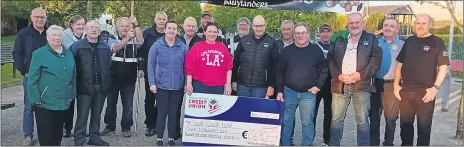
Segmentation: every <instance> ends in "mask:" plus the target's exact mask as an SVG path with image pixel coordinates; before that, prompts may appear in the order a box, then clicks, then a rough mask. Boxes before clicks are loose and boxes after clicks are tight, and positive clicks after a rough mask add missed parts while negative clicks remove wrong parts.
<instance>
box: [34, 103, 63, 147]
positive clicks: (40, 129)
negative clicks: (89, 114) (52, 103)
mask: <svg viewBox="0 0 464 147" xmlns="http://www.w3.org/2000/svg"><path fill="white" fill-rule="evenodd" d="M32 107H34V110H35V115H36V120H37V137H38V138H39V143H40V146H61V140H62V139H63V124H64V122H65V119H66V117H63V116H64V115H66V113H67V112H66V110H48V109H45V108H41V107H37V106H32Z"/></svg>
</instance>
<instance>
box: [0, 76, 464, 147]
mask: <svg viewBox="0 0 464 147" xmlns="http://www.w3.org/2000/svg"><path fill="white" fill-rule="evenodd" d="M453 81H454V80H453ZM460 89H461V85H460V84H458V83H455V82H453V85H452V91H453V92H452V93H451V96H452V97H451V98H450V105H449V112H446V113H444V112H441V111H440V109H441V106H440V105H441V104H439V103H438V102H437V105H436V106H437V108H436V111H435V113H434V118H433V125H432V138H431V139H432V140H431V145H434V146H442V145H446V146H462V145H464V144H460V142H458V141H457V140H456V139H454V136H455V133H456V132H455V131H456V122H457V112H458V107H459V99H460V95H459V94H460V93H459V91H458V90H460ZM141 91H143V84H142V89H141ZM1 96H2V97H1V98H2V99H1V102H2V103H16V107H14V108H10V109H7V110H2V111H1V127H2V128H1V145H2V146H12V145H13V146H17V145H22V144H21V143H22V141H23V138H22V137H23V136H22V134H23V133H22V111H23V88H22V86H15V87H9V88H5V89H2V90H1ZM144 97H145V96H144V94H143V93H142V94H141V96H140V100H139V117H138V119H137V120H136V123H137V124H138V128H137V133H133V135H132V137H130V138H124V137H123V136H122V132H121V131H120V126H119V122H120V121H119V120H120V118H121V110H122V106H121V104H120V103H119V104H118V113H119V115H118V118H117V119H118V121H117V122H118V126H117V132H116V135H113V136H105V137H102V138H103V139H104V140H106V141H108V142H109V143H110V144H111V145H117V146H153V145H155V141H156V138H155V137H145V136H144V132H145V126H144V124H143V121H144V119H145V114H144V108H143V99H144ZM321 103H322V102H321ZM134 104H135V103H134ZM105 107H106V106H105ZM321 107H323V106H322V105H321ZM322 109H323V108H320V110H321V111H319V114H318V122H322V119H323V113H322V112H323V111H322ZM297 113H299V112H298V111H297ZM103 116H104V114H102V118H103ZM296 116H299V114H297V115H296ZM397 123H399V121H398V122H397ZM381 125H382V126H381V138H383V133H384V128H385V122H384V120H383V117H382V123H381ZM103 128H104V123H103V120H102V125H101V129H103ZM296 128H301V123H300V121H299V117H298V118H297V126H296ZM316 128H317V129H316V131H317V132H316V138H315V142H314V145H320V143H321V142H322V123H317V127H316ZM166 132H167V131H166ZM295 135H296V140H295V143H296V144H299V143H300V142H301V129H297V130H296V131H295ZM165 136H167V133H165ZM395 137H396V138H395V145H400V143H401V140H400V136H399V125H397V129H396V136H395ZM416 137H417V136H416ZM34 139H35V140H37V138H36V137H35V138H34ZM165 139H167V138H166V137H165ZM341 144H342V145H344V146H345V145H347V146H355V145H356V122H355V120H354V113H353V106H351V105H350V108H349V109H348V113H347V117H346V120H345V129H344V136H343V139H342V143H341ZM62 145H65V146H69V145H74V142H73V139H71V138H63V142H62ZM178 145H180V141H178Z"/></svg>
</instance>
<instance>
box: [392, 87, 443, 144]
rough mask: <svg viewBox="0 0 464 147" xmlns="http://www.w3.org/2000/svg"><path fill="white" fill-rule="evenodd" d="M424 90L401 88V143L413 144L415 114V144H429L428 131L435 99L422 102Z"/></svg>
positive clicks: (430, 127)
mask: <svg viewBox="0 0 464 147" xmlns="http://www.w3.org/2000/svg"><path fill="white" fill-rule="evenodd" d="M425 94H426V91H425V90H416V91H412V90H406V89H401V91H400V96H401V102H400V112H401V115H400V125H401V127H400V128H401V133H400V135H401V142H402V143H401V145H402V146H413V142H414V120H415V118H416V116H417V146H429V145H430V132H431V129H432V118H433V111H434V109H435V99H434V100H433V101H430V102H428V103H424V101H423V100H422V98H423V97H424V96H425Z"/></svg>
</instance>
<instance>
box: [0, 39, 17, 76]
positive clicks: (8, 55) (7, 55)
mask: <svg viewBox="0 0 464 147" xmlns="http://www.w3.org/2000/svg"><path fill="white" fill-rule="evenodd" d="M12 53H13V47H12V46H11V45H7V44H2V48H1V54H2V55H1V64H2V65H4V64H9V63H12V64H13V78H16V69H15V68H16V67H15V64H14V60H13V55H12Z"/></svg>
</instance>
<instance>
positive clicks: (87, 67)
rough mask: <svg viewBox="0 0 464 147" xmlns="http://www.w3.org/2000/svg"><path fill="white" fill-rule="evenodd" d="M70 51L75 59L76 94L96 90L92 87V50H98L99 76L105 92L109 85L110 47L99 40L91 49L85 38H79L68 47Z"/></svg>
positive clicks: (91, 92) (90, 92)
mask: <svg viewBox="0 0 464 147" xmlns="http://www.w3.org/2000/svg"><path fill="white" fill-rule="evenodd" d="M69 49H70V50H71V52H72V53H73V54H74V60H75V61H76V71H77V80H76V81H77V84H76V86H77V94H86V95H92V94H95V93H96V92H95V91H94V88H93V83H92V81H93V77H94V76H93V71H92V67H93V61H94V58H93V56H92V55H93V51H98V55H99V56H100V67H101V68H100V72H101V73H100V75H101V76H100V77H101V78H102V79H101V81H102V82H101V85H102V89H103V91H102V92H103V93H107V92H108V91H109V89H110V86H111V71H110V68H111V55H112V53H111V49H110V47H109V46H108V45H107V44H106V43H104V42H102V41H101V40H99V42H98V44H97V48H95V50H93V49H92V46H91V45H90V43H89V40H87V38H84V39H81V40H79V41H77V42H75V43H74V44H73V45H71V47H69Z"/></svg>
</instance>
